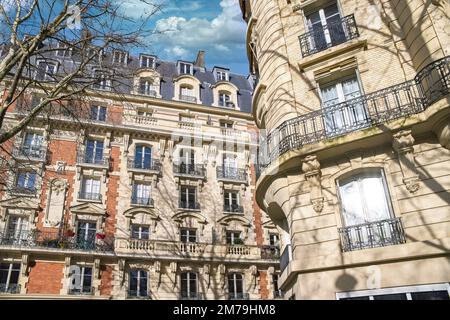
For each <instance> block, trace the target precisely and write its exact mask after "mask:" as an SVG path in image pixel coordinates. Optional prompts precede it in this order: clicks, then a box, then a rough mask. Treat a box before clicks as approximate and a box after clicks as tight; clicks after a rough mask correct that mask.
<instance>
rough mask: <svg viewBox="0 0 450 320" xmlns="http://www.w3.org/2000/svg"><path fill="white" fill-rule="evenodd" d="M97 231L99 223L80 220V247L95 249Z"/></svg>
mask: <svg viewBox="0 0 450 320" xmlns="http://www.w3.org/2000/svg"><path fill="white" fill-rule="evenodd" d="M96 233H97V225H96V224H95V223H94V222H91V221H78V228H77V246H79V247H80V249H94V248H95V234H96Z"/></svg>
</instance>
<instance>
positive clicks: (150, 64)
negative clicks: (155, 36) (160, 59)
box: [139, 54, 156, 69]
mask: <svg viewBox="0 0 450 320" xmlns="http://www.w3.org/2000/svg"><path fill="white" fill-rule="evenodd" d="M144 61H145V62H146V63H145V64H144V63H143V62H144ZM155 64H156V58H155V57H154V56H150V55H145V54H142V55H141V56H140V58H139V66H140V67H141V68H151V69H154V68H155Z"/></svg>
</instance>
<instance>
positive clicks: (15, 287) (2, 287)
mask: <svg viewBox="0 0 450 320" xmlns="http://www.w3.org/2000/svg"><path fill="white" fill-rule="evenodd" d="M5 293H7V294H19V293H20V284H17V283H10V284H6V283H0V294H5Z"/></svg>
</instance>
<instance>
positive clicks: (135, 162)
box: [128, 157, 161, 172]
mask: <svg viewBox="0 0 450 320" xmlns="http://www.w3.org/2000/svg"><path fill="white" fill-rule="evenodd" d="M128 169H140V170H150V171H157V172H161V161H160V160H159V159H155V158H152V159H150V160H148V161H146V160H143V161H140V160H139V159H136V158H135V157H128Z"/></svg>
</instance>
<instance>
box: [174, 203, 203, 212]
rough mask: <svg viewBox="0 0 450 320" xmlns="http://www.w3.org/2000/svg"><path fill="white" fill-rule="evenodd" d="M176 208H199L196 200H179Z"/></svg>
mask: <svg viewBox="0 0 450 320" xmlns="http://www.w3.org/2000/svg"><path fill="white" fill-rule="evenodd" d="M178 208H180V209H188V210H200V204H199V203H198V202H192V201H180V202H179V203H178Z"/></svg>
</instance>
